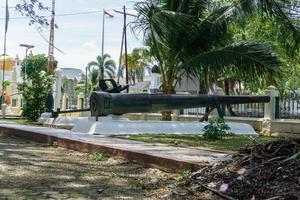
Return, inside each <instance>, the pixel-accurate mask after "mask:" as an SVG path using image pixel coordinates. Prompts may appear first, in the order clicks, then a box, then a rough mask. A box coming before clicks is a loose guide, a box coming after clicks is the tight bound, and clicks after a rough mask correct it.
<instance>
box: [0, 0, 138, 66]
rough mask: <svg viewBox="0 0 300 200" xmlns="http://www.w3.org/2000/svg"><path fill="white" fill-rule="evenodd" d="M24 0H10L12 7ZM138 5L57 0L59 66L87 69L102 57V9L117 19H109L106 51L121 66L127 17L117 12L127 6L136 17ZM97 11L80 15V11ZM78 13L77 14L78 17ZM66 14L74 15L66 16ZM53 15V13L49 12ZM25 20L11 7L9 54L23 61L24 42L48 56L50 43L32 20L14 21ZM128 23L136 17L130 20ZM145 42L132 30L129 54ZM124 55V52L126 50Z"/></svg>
mask: <svg viewBox="0 0 300 200" xmlns="http://www.w3.org/2000/svg"><path fill="white" fill-rule="evenodd" d="M20 1H21V0H8V2H9V6H10V7H13V6H15V5H16V4H17V3H18V2H20ZM42 2H43V3H44V4H45V5H48V6H50V5H51V0H43V1H42ZM133 4H134V2H133V1H132V0H131V1H129V0H72V1H70V0H56V15H57V16H56V24H57V25H58V29H55V39H54V43H55V46H56V47H57V48H59V49H60V50H62V51H63V52H64V54H63V53H61V52H59V51H57V50H54V57H55V59H56V60H58V67H60V68H64V67H72V68H79V69H82V70H84V69H85V67H86V65H87V63H88V62H90V61H93V60H95V59H96V56H97V55H99V54H101V38H102V36H101V35H102V12H101V11H102V10H103V8H104V9H106V10H108V12H109V13H111V14H112V15H113V16H114V17H113V18H109V17H106V18H105V43H104V44H105V47H104V52H105V53H108V54H110V55H111V56H112V58H113V59H114V60H115V61H116V63H117V65H118V60H119V55H120V48H121V38H122V28H123V15H121V14H118V13H115V12H114V11H113V9H116V10H120V11H121V10H122V7H123V5H126V7H127V9H128V10H127V12H128V13H132V14H134V13H135V12H134V10H133ZM90 11H91V12H93V11H99V12H95V13H89V14H78V13H80V12H90ZM76 13H77V14H76ZM63 14H74V15H65V16H59V15H63ZM46 15H50V13H46ZM14 17H21V15H20V14H19V13H18V12H17V11H15V9H14V8H10V18H11V19H10V21H9V26H8V33H7V54H8V55H10V56H13V57H15V56H16V55H18V56H19V58H21V59H23V58H24V57H25V48H24V47H20V46H19V45H20V44H21V43H25V44H32V45H34V46H35V47H34V49H33V53H34V54H46V55H47V54H48V43H47V42H46V41H45V39H43V37H42V36H40V34H39V33H38V31H37V26H36V25H31V26H29V24H28V23H29V19H26V18H25V19H24V18H22V19H13V18H14ZM4 18H5V0H0V54H3V42H4V27H5V20H4ZM127 19H128V22H131V21H133V17H130V16H128V17H127ZM42 35H43V36H44V37H45V38H46V39H47V40H48V38H49V30H48V29H44V30H43V32H42ZM141 46H142V41H141V39H137V38H136V36H135V35H134V34H133V33H132V31H131V29H128V52H130V51H131V50H132V49H133V48H135V47H141ZM123 52H124V51H123Z"/></svg>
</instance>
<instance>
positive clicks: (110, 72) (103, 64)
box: [87, 54, 116, 80]
mask: <svg viewBox="0 0 300 200" xmlns="http://www.w3.org/2000/svg"><path fill="white" fill-rule="evenodd" d="M87 67H88V69H89V71H90V70H91V68H93V67H96V68H98V70H99V76H98V79H99V80H100V79H104V78H105V77H109V78H113V77H115V74H116V63H115V61H114V60H113V59H111V57H110V55H109V54H104V55H103V56H100V55H99V56H97V57H96V61H91V62H89V63H88V65H87Z"/></svg>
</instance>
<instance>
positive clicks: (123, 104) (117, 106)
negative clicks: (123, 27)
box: [90, 92, 270, 117]
mask: <svg viewBox="0 0 300 200" xmlns="http://www.w3.org/2000/svg"><path fill="white" fill-rule="evenodd" d="M269 101H270V97H269V96H216V95H179V94H122V93H121V94H111V93H107V92H93V93H92V95H91V98H90V109H91V115H92V116H96V117H98V116H107V115H109V114H115V115H121V114H125V113H147V112H157V111H164V110H175V109H185V108H197V107H212V106H215V105H229V104H246V103H267V102H269Z"/></svg>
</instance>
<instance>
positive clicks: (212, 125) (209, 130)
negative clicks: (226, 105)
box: [203, 118, 232, 140]
mask: <svg viewBox="0 0 300 200" xmlns="http://www.w3.org/2000/svg"><path fill="white" fill-rule="evenodd" d="M203 131H204V134H203V137H204V138H205V139H207V140H219V139H222V138H223V137H225V136H228V135H232V133H230V132H229V131H230V127H229V126H228V125H227V124H226V123H225V122H224V120H223V119H222V118H216V119H212V120H209V124H208V125H206V126H205V127H204V128H203Z"/></svg>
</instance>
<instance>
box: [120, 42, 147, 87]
mask: <svg viewBox="0 0 300 200" xmlns="http://www.w3.org/2000/svg"><path fill="white" fill-rule="evenodd" d="M121 62H122V69H124V68H125V55H122V58H121ZM127 62H128V77H129V82H131V84H135V83H136V80H137V82H143V81H144V76H145V72H146V70H148V71H149V70H150V69H149V67H148V66H149V63H150V62H151V55H150V52H149V51H148V50H147V49H146V48H134V49H133V50H132V52H131V53H129V54H128V55H127ZM122 69H121V70H122Z"/></svg>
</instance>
